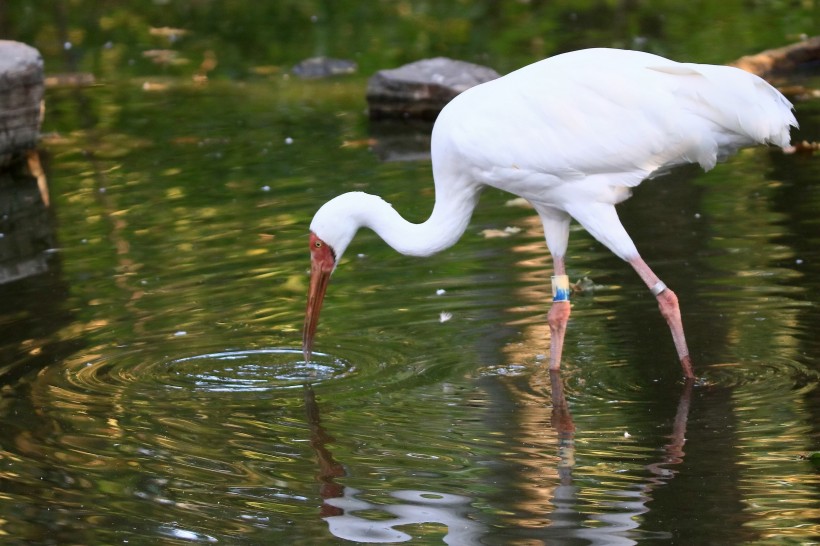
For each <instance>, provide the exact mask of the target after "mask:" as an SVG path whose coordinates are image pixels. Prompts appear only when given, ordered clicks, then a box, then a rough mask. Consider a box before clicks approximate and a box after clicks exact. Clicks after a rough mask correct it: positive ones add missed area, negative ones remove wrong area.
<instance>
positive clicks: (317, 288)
mask: <svg viewBox="0 0 820 546" xmlns="http://www.w3.org/2000/svg"><path fill="white" fill-rule="evenodd" d="M352 195H355V194H344V195H340V196H339V197H336V198H335V199H331V200H330V201H328V202H327V203H325V204H324V205H323V206H322V207H321V208H320V209H319V210H318V211H317V212H316V215H315V216H314V217H313V221H312V222H311V223H310V242H309V245H310V289H309V291H308V301H307V310H306V311H305V325H304V329H303V330H302V352H303V353H304V356H305V362H310V353H311V349H312V347H313V336H314V334H315V333H316V326H317V325H318V324H319V312H320V311H321V310H322V301H323V300H324V298H325V291H326V290H327V285H328V282H329V281H330V275H331V274H332V273H333V271H334V270H335V269H336V265H337V264H338V263H339V260H340V259H341V257H342V254H343V253H344V251H345V249H347V246H348V245H349V244H350V241H351V240H353V236H354V235H355V234H356V230H357V229H358V228H359V225H358V223H357V222H356V219H355V215H353V214H352V213H351V212H352V211H351V206H350V205H351V201H352V200H353V197H351V196H352Z"/></svg>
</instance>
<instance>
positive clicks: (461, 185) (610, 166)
mask: <svg viewBox="0 0 820 546" xmlns="http://www.w3.org/2000/svg"><path fill="white" fill-rule="evenodd" d="M796 126H797V121H796V120H795V117H794V115H793V113H792V105H791V103H790V102H789V101H788V100H786V98H785V97H783V95H781V94H780V93H779V92H778V91H777V90H775V89H774V88H773V87H772V86H771V85H769V84H768V83H766V82H765V81H763V80H762V79H760V78H759V77H757V76H755V75H752V74H749V73H747V72H744V71H742V70H740V69H737V68H732V67H728V66H714V65H703V64H690V63H678V62H675V61H671V60H668V59H665V58H663V57H659V56H656V55H651V54H648V53H642V52H638V51H623V50H617V49H587V50H582V51H575V52H571V53H565V54H562V55H557V56H555V57H552V58H549V59H546V60H543V61H540V62H537V63H534V64H531V65H529V66H525V67H524V68H521V69H519V70H517V71H515V72H512V73H510V74H508V75H506V76H504V77H501V78H498V79H496V80H493V81H490V82H487V83H484V84H481V85H478V86H475V87H473V88H471V89H468V90H467V91H465V92H463V93H462V94H460V95H458V96H457V97H456V98H454V99H453V100H452V101H451V102H450V103H449V104H447V106H445V107H444V109H443V110H442V111H441V113H440V115H439V116H438V119H437V120H436V123H435V126H434V127H433V134H432V164H433V177H434V179H435V190H436V202H435V206H434V207H433V212H432V214H431V216H430V218H429V219H428V220H427V221H425V222H423V223H420V224H413V223H410V222H408V221H406V220H404V219H403V218H402V217H401V216H400V215H399V214H398V213H397V212H396V211H395V210H394V209H393V207H392V206H391V205H390V204H388V203H387V202H385V201H383V200H382V199H381V198H380V197H377V196H375V195H369V194H367V193H362V192H351V193H345V194H343V195H340V196H338V197H336V198H334V199H331V200H330V201H328V202H327V203H325V204H324V205H323V206H322V207H321V208H320V209H319V210H318V211H317V212H316V215H315V216H314V217H313V221H312V222H311V224H310V243H309V244H310V252H311V277H310V289H309V293H308V304H307V311H306V316H305V324H304V333H303V351H304V356H305V360H306V361H309V360H310V355H311V348H312V344H313V338H314V334H315V332H316V326H317V323H318V320H319V312H320V310H321V306H322V301H323V299H324V295H325V290H326V288H327V284H328V281H329V278H330V275H331V273H332V272H333V271H334V269H335V268H336V265H337V264H338V263H339V260H340V259H341V257H342V254H343V253H344V251H345V249H346V248H347V246H348V244H349V243H350V241H351V240H352V239H353V236H354V235H355V233H356V231H357V230H358V229H359V228H360V227H367V228H370V229H372V230H373V231H375V232H376V233H377V234H378V235H379V236H380V237H381V238H382V239H384V240H385V241H386V242H387V244H389V245H390V246H392V247H393V248H394V249H396V250H397V251H399V252H401V253H402V254H407V255H411V256H428V255H431V254H434V253H436V252H438V251H440V250H443V249H445V248H447V247H449V246H451V245H453V244H454V243H455V242H456V241H457V240H458V239H459V238H460V237H461V235H462V234H463V233H464V231H465V229H466V228H467V225H468V223H469V221H470V216H471V214H472V212H473V209H474V208H475V206H476V204H477V202H478V197H479V194H480V192H481V190H482V188H484V187H486V186H491V187H495V188H499V189H501V190H505V191H507V192H510V193H513V194H515V195H518V196H520V197H523V198H524V199H526V200H527V201H529V202H530V203H531V204H532V206H533V208H534V209H535V210H536V212H537V213H538V215H539V216H540V218H541V221H542V223H543V225H544V233H545V236H546V242H547V247H548V248H549V251H550V253H551V254H552V258H553V264H554V270H555V275H556V276H555V277H553V293H554V295H555V297H554V300H553V304H552V307H551V308H550V311H549V314H548V321H549V325H550V336H551V337H550V369H552V370H557V369H559V367H560V362H561V352H562V348H563V341H564V333H565V331H566V325H567V320H568V319H569V315H570V305H569V300H568V297H566V296H567V294H565V293H564V291H565V289H566V287H567V286H566V284H567V283H566V270H565V263H564V257H565V255H566V251H567V243H568V239H569V225H570V220H571V219H573V218H574V219H575V220H576V221H577V222H579V223H580V224H581V225H582V226H583V227H584V228H585V229H586V230H587V231H588V232H589V233H590V234H592V236H593V237H595V238H596V239H597V240H598V241H600V242H601V243H603V244H604V245H605V246H606V247H607V248H609V249H610V250H611V251H612V252H614V253H615V254H616V255H617V256H619V257H621V258H622V259H623V260H625V261H626V262H628V263H629V264H630V265H631V266H632V267H633V268H634V269H635V271H636V272H637V273H638V275H639V276H640V278H641V279H642V280H643V281H644V283H645V284H646V286H647V288H649V289H650V290H651V292H652V294H654V295H655V296H656V298H657V301H658V305H659V307H660V311H661V314H662V315H663V317H664V318H665V319H666V321H667V323H668V325H669V329H670V330H671V332H672V338H673V341H674V343H675V348H676V349H677V353H678V357H679V358H680V363H681V366H682V368H683V373H684V375H685V376H686V377H687V378H692V377H694V372H693V370H692V363H691V359H690V356H689V350H688V348H687V345H686V339H685V336H684V333H683V325H682V322H681V315H680V308H679V305H678V299H677V296H676V295H675V294H674V292H672V290H670V289H669V288H667V287H666V285H665V284H664V283H663V282H662V281H661V280H660V279H659V278H658V277H657V275H655V273H653V272H652V270H651V269H650V268H649V266H647V265H646V263H645V262H644V261H643V259H642V258H641V256H640V255H639V254H638V250H637V249H636V248H635V245H634V243H633V242H632V239H630V237H629V235H628V234H627V232H626V230H625V229H624V227H623V226H622V225H621V222H620V220H619V219H618V214H617V213H616V211H615V205H616V204H617V203H619V202H621V201H623V200H624V199H626V198H628V197H629V195H630V193H631V189H632V188H633V187H635V186H637V185H638V184H640V183H641V182H642V181H643V180H645V179H647V178H652V177H655V176H657V175H659V174H662V173H664V172H666V171H667V170H668V169H670V168H671V167H674V166H675V165H679V164H683V163H699V164H700V165H701V166H702V167H703V168H704V169H705V170H709V169H711V168H712V167H714V166H715V163H716V162H717V161H718V160H719V159H722V158H724V157H725V156H727V155H728V154H730V153H732V152H734V151H736V150H737V149H738V148H741V147H743V146H751V145H755V144H773V145H777V146H780V147H785V146H788V145H789V131H790V127H796Z"/></svg>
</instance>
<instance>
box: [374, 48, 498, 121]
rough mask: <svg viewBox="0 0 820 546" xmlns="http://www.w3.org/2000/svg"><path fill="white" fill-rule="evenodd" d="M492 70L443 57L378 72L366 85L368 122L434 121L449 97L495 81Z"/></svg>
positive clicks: (494, 74)
mask: <svg viewBox="0 0 820 546" xmlns="http://www.w3.org/2000/svg"><path fill="white" fill-rule="evenodd" d="M498 77H499V75H498V73H497V72H496V71H495V70H492V69H491V68H487V67H485V66H480V65H477V64H473V63H468V62H464V61H456V60H453V59H447V58H445V57H436V58H434V59H424V60H421V61H416V62H414V63H410V64H406V65H404V66H401V67H399V68H395V69H391V70H380V71H378V72H376V74H375V75H373V77H372V78H370V81H369V82H368V83H367V103H368V110H369V113H370V118H371V119H381V118H420V119H435V118H436V116H438V113H439V112H440V111H441V109H442V108H443V107H444V105H445V104H447V103H448V102H450V101H451V100H452V99H453V97H455V96H456V95H458V94H459V93H461V92H462V91H465V90H466V89H469V88H470V87H473V86H474V85H478V84H480V83H484V82H487V81H490V80H494V79H496V78H498Z"/></svg>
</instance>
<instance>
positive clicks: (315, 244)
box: [313, 241, 322, 248]
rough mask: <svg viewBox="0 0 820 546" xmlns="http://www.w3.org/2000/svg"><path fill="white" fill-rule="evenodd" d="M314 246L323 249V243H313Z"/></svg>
mask: <svg viewBox="0 0 820 546" xmlns="http://www.w3.org/2000/svg"><path fill="white" fill-rule="evenodd" d="M313 246H315V247H316V248H322V241H316V242H315V243H313Z"/></svg>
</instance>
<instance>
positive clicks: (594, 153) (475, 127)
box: [433, 49, 796, 200]
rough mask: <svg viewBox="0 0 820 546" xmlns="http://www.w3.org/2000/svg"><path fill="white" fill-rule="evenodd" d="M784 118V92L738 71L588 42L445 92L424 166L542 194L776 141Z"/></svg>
mask: <svg viewBox="0 0 820 546" xmlns="http://www.w3.org/2000/svg"><path fill="white" fill-rule="evenodd" d="M790 126H796V121H795V118H794V116H793V114H792V112H791V104H790V103H789V102H788V101H787V100H786V99H785V98H784V97H783V96H782V95H781V94H780V93H779V92H778V91H777V90H775V89H774V88H773V87H771V86H770V85H769V84H768V83H766V82H765V81H763V80H762V79H760V78H758V77H757V76H754V75H752V74H749V73H747V72H743V71H741V70H739V69H736V68H732V67H727V66H714V65H698V64H684V63H677V62H674V61H670V60H667V59H664V58H663V57H658V56H656V55H651V54H648V53H642V52H636V51H623V50H614V49H588V50H582V51H577V52H572V53H567V54H563V55H558V56H556V57H552V58H549V59H546V60H544V61H541V62H537V63H535V64H532V65H529V66H526V67H524V68H521V69H519V70H517V71H515V72H512V73H510V74H508V75H506V76H504V77H502V78H499V79H497V80H494V81H491V82H488V83H485V84H482V85H479V86H476V87H474V88H472V89H470V90H468V91H466V92H464V93H462V94H461V95H459V96H458V97H456V98H455V99H454V100H453V101H452V102H451V103H450V104H448V105H447V106H446V107H445V109H444V110H443V111H442V112H441V114H440V116H439V118H438V120H437V121H436V126H435V128H434V130H433V162H434V171H435V174H436V178H437V180H438V179H439V178H444V179H446V178H449V177H452V176H469V177H470V178H471V179H472V180H473V181H474V182H477V183H480V184H488V185H491V186H497V187H500V188H502V189H505V190H508V191H512V192H513V193H517V194H519V195H523V196H524V197H530V198H533V199H534V200H539V199H538V197H539V195H540V196H541V197H542V199H541V200H544V199H546V200H549V199H555V198H556V196H555V195H554V192H553V191H552V190H553V189H555V188H556V187H559V186H562V185H564V184H567V183H574V184H580V185H583V184H589V185H590V189H591V190H593V187H595V188H598V187H599V186H601V185H602V184H603V185H607V186H614V187H629V186H635V185H637V184H639V183H640V182H641V181H642V180H644V179H645V178H647V177H649V176H652V175H653V174H657V173H659V172H662V171H663V170H665V169H667V168H669V167H671V166H674V165H677V164H681V163H699V164H700V165H702V166H703V167H704V168H705V169H710V168H711V167H713V166H714V165H715V162H716V161H717V160H719V159H721V158H722V157H723V156H724V155H727V154H728V153H731V152H733V151H734V150H736V149H737V148H739V147H743V146H748V145H753V144H757V143H761V144H762V143H771V144H775V145H778V146H786V145H788V142H789V128H790ZM437 184H438V182H437ZM594 191H597V189H596V190H594ZM603 193H606V192H603ZM615 194H616V195H617V194H618V192H615ZM612 198H613V199H617V197H616V196H613V197H612ZM601 199H602V200H606V199H608V197H606V196H604V195H602V196H601Z"/></svg>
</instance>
